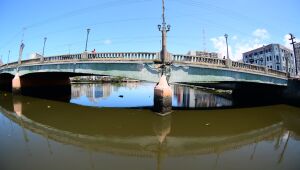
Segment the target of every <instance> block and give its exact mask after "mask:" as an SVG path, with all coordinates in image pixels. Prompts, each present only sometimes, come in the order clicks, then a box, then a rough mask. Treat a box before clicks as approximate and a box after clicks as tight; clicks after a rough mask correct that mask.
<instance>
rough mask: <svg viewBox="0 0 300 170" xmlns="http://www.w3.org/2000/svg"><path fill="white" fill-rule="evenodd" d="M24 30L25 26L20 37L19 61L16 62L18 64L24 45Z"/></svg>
mask: <svg viewBox="0 0 300 170" xmlns="http://www.w3.org/2000/svg"><path fill="white" fill-rule="evenodd" d="M25 30H26V28H23V33H22V39H21V43H20V50H19V61H18V64H19V65H20V64H21V61H22V54H23V49H24V47H25V44H24V43H23V39H24V33H25Z"/></svg>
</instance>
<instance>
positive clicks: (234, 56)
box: [210, 29, 270, 61]
mask: <svg viewBox="0 0 300 170" xmlns="http://www.w3.org/2000/svg"><path fill="white" fill-rule="evenodd" d="M269 38H270V34H269V32H268V31H267V30H266V29H256V30H254V31H253V32H252V36H251V37H250V38H248V39H243V40H242V39H241V38H239V39H238V37H237V36H236V35H233V36H231V37H230V36H229V39H228V41H229V42H228V47H229V57H230V59H231V60H234V61H238V60H241V59H242V58H243V53H244V52H246V51H250V50H252V49H255V48H258V47H261V46H263V45H264V41H266V40H268V39H269ZM210 40H211V41H212V43H213V46H214V48H215V49H216V50H217V52H218V53H220V56H219V57H222V58H223V56H226V42H225V38H224V37H223V36H220V37H216V38H211V39H210ZM232 47H233V48H232Z"/></svg>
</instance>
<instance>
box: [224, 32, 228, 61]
mask: <svg viewBox="0 0 300 170" xmlns="http://www.w3.org/2000/svg"><path fill="white" fill-rule="evenodd" d="M224 37H225V39H226V48H227V60H228V59H229V53H228V41H227V39H228V35H227V34H225V35H224Z"/></svg>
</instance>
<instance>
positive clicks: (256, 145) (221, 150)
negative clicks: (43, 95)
mask: <svg viewBox="0 0 300 170" xmlns="http://www.w3.org/2000/svg"><path fill="white" fill-rule="evenodd" d="M112 91H113V90H112ZM299 111H300V109H299V108H295V107H291V106H286V105H276V106H271V107H258V108H248V109H226V110H201V111H196V110H190V111H181V110H179V111H174V113H173V114H172V115H171V116H168V117H158V116H155V115H153V113H152V112H151V111H150V110H139V109H109V108H93V107H84V106H79V105H73V104H68V103H62V102H57V101H48V100H42V99H36V98H31V97H22V96H11V95H9V94H6V95H4V94H3V93H1V97H0V112H1V113H2V114H1V119H2V120H1V121H10V122H13V124H14V125H13V126H14V127H15V131H16V133H15V134H12V135H15V136H13V137H14V142H10V141H11V139H10V138H7V137H3V134H6V133H7V132H8V131H9V130H8V129H9V128H11V126H9V125H6V124H5V123H4V124H3V125H1V128H0V135H2V137H1V138H2V140H1V145H0V149H1V151H2V153H3V154H0V160H5V159H2V158H3V155H7V154H9V155H11V156H10V158H11V159H13V158H15V159H16V157H17V156H19V154H20V152H21V153H22V152H24V150H26V152H27V153H28V154H29V155H31V156H30V157H32V158H35V159H37V160H39V161H38V162H41V164H43V165H44V166H43V169H47V168H48V167H49V169H53V167H60V166H62V165H63V164H62V162H61V161H59V160H60V159H62V160H65V162H68V161H70V160H71V159H75V160H76V161H75V162H74V161H73V162H74V163H73V164H74V165H76V166H74V167H73V168H72V169H86V168H84V167H83V165H85V164H86V163H88V164H89V166H90V168H95V169H99V168H101V167H102V168H104V169H115V168H119V169H120V168H122V169H182V168H184V166H183V165H184V164H189V167H190V168H189V169H199V168H200V169H201V168H202V169H213V168H217V167H219V168H221V169H222V167H223V168H224V167H227V168H229V169H232V168H238V169H241V168H243V169H247V168H249V169H257V168H259V167H261V166H262V164H263V166H264V167H265V168H266V169H293V168H297V167H299V163H298V161H295V160H299V158H300V156H299V152H300V141H299V139H300V138H299V135H300V133H299V132H300V131H299V129H300V128H299V123H300V115H299V113H300V112H299ZM18 129H19V130H18ZM18 136H21V138H18ZM20 141H24V143H25V145H22V143H20ZM70 146H72V147H70ZM15 147H17V148H18V147H21V148H22V147H25V148H23V149H24V150H23V149H19V150H15V149H13V148H15ZM65 155H72V156H71V157H68V156H67V157H65ZM52 156H55V158H56V159H53V157H52ZM62 156H63V157H64V158H62ZM107 158H109V159H107ZM136 158H138V160H137V159H136ZM22 159H23V161H20V162H18V164H19V165H21V166H22V165H23V166H25V165H28V162H31V163H32V161H33V159H31V158H29V157H27V156H24V157H22ZM225 160H227V161H225ZM228 160H230V161H228ZM34 161H36V160H34ZM153 161H154V162H153ZM63 162H64V161H63ZM124 162H127V163H128V162H129V163H130V165H129V164H127V163H124ZM49 164H53V165H52V166H47V165H49ZM103 164H106V165H107V166H104V167H103ZM115 164H119V165H123V166H120V167H116V165H115ZM246 164H247V165H248V167H245V165H246ZM3 165H6V166H7V167H14V166H17V165H10V164H9V161H8V162H5V164H3ZM34 165H36V163H32V165H31V167H30V166H29V167H30V169H35V167H38V166H34ZM124 165H126V166H124ZM66 166H67V165H66ZM145 167H146V168H145ZM147 167H148V168H147ZM40 168H41V167H40ZM40 168H39V169H40ZM10 169H21V168H10ZM36 169H38V168H36Z"/></svg>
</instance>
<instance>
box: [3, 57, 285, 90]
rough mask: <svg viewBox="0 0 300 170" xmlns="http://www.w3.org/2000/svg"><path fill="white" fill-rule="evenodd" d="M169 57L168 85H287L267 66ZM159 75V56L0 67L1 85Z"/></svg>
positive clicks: (47, 60)
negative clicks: (16, 80) (79, 77)
mask: <svg viewBox="0 0 300 170" xmlns="http://www.w3.org/2000/svg"><path fill="white" fill-rule="evenodd" d="M170 55H171V59H172V63H171V65H170V67H168V68H167V70H165V72H166V74H167V77H168V79H169V83H175V82H176V83H179V82H181V83H203V82H252V83H262V84H271V85H278V86H286V85H287V75H286V73H285V72H280V71H276V70H271V69H268V68H266V67H261V66H256V65H250V64H244V63H239V62H234V61H227V60H223V59H217V58H206V57H199V56H188V55H175V54H170ZM162 72H163V69H162V68H161V64H160V54H159V53H151V52H136V53H126V52H124V53H96V54H91V53H82V54H70V55H59V56H50V57H41V58H37V59H30V60H23V61H20V62H13V63H9V64H6V65H2V66H1V67H0V81H1V82H2V83H1V84H2V85H3V83H4V80H5V79H9V78H11V80H12V76H15V75H16V74H17V73H18V75H19V76H20V78H21V80H22V79H24V81H25V79H28V78H33V77H34V78H43V76H42V75H43V74H44V75H55V78H57V79H59V77H72V76H77V75H110V76H122V77H128V78H133V79H138V80H145V81H150V82H158V80H159V78H160V75H161V73H162ZM45 78H46V79H47V78H49V77H45ZM24 81H23V82H24ZM24 83H25V84H26V82H24ZM35 83H37V82H35ZM49 83H50V82H49Z"/></svg>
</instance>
